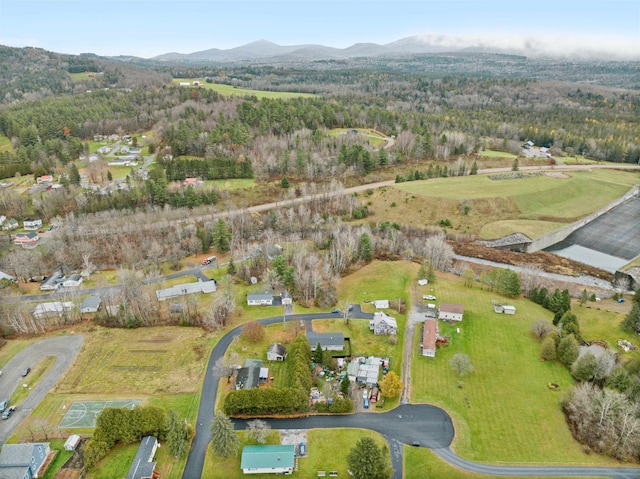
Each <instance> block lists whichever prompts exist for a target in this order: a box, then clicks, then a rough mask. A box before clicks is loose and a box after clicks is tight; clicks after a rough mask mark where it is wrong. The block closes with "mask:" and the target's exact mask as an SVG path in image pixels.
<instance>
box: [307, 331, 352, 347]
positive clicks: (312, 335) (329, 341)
mask: <svg viewBox="0 0 640 479" xmlns="http://www.w3.org/2000/svg"><path fill="white" fill-rule="evenodd" d="M307 340H308V341H309V344H310V345H311V349H315V348H316V346H317V345H318V344H319V345H320V347H321V348H322V349H324V350H325V351H342V350H343V349H344V335H343V334H342V333H316V332H314V331H307Z"/></svg>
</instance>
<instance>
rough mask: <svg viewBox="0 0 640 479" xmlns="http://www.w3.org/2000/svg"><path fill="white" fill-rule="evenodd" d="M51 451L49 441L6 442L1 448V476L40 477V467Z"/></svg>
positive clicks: (42, 472) (5, 478)
mask: <svg viewBox="0 0 640 479" xmlns="http://www.w3.org/2000/svg"><path fill="white" fill-rule="evenodd" d="M50 452H51V448H50V447H49V443H48V442H32V443H29V444H5V445H3V446H2V450H0V478H2V479H32V478H37V477H40V476H42V475H43V474H44V471H41V470H40V469H41V468H42V466H43V465H44V463H45V462H46V459H47V456H48V455H49V453H50Z"/></svg>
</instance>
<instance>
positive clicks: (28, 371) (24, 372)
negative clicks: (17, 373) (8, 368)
mask: <svg viewBox="0 0 640 479" xmlns="http://www.w3.org/2000/svg"><path fill="white" fill-rule="evenodd" d="M30 372H31V368H24V369H23V370H22V377H23V378H24V377H26V376H27V374H29V373H30Z"/></svg>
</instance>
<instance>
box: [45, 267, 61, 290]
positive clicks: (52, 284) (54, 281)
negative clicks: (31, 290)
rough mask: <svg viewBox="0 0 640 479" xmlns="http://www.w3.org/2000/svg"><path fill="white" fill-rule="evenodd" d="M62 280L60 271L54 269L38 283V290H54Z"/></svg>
mask: <svg viewBox="0 0 640 479" xmlns="http://www.w3.org/2000/svg"><path fill="white" fill-rule="evenodd" d="M63 280H64V275H63V274H62V273H61V272H60V271H56V272H55V273H53V274H52V275H51V276H49V277H48V278H47V279H46V280H45V281H44V282H43V283H42V284H41V285H40V291H55V290H56V289H58V288H59V287H60V283H61V282H62V281H63Z"/></svg>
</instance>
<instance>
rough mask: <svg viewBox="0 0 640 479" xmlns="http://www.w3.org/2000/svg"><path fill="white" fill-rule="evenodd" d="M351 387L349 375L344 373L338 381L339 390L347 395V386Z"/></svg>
mask: <svg viewBox="0 0 640 479" xmlns="http://www.w3.org/2000/svg"><path fill="white" fill-rule="evenodd" d="M350 387H351V381H349V375H348V374H345V375H344V377H343V378H342V381H340V392H341V393H342V394H344V397H349V388H350Z"/></svg>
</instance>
